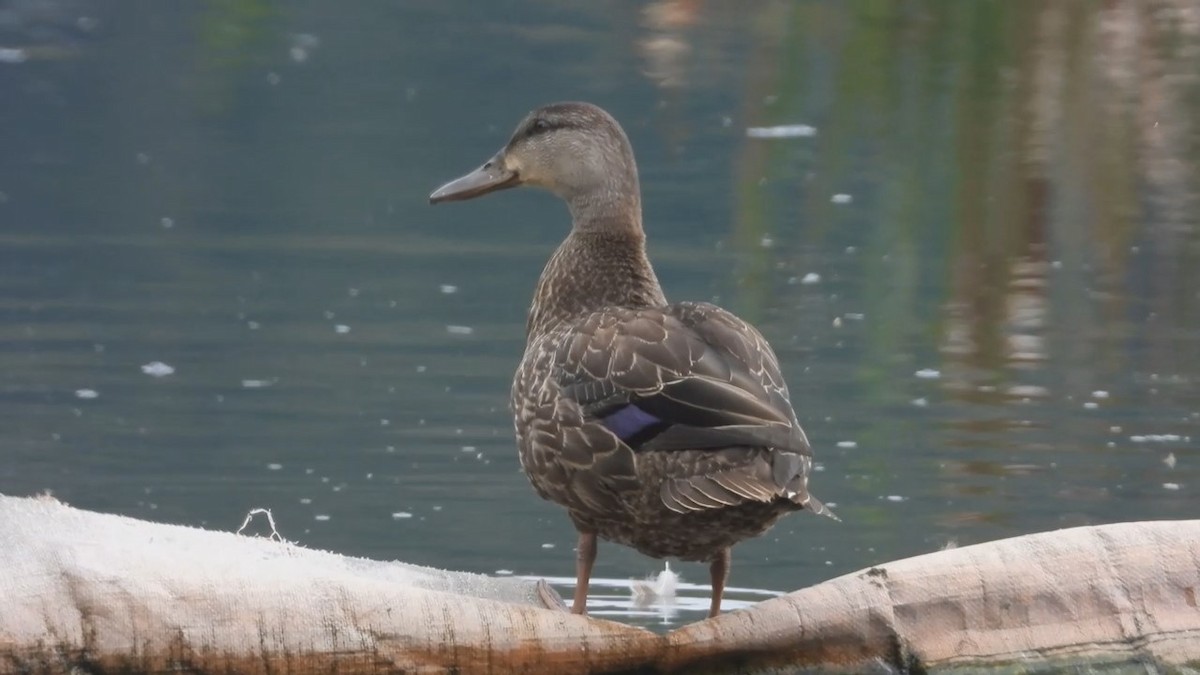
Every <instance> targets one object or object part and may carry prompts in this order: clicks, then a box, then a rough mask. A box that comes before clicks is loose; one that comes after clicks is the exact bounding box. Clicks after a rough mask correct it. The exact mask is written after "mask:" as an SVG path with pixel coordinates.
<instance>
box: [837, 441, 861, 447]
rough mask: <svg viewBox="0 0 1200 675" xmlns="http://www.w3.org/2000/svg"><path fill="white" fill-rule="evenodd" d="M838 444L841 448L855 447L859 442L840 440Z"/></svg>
mask: <svg viewBox="0 0 1200 675" xmlns="http://www.w3.org/2000/svg"><path fill="white" fill-rule="evenodd" d="M837 446H838V447H839V448H847V449H853V448H857V447H858V443H856V442H855V441H838V442H837Z"/></svg>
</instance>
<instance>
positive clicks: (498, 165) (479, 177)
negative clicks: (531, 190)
mask: <svg viewBox="0 0 1200 675" xmlns="http://www.w3.org/2000/svg"><path fill="white" fill-rule="evenodd" d="M516 184H517V172H515V171H510V170H508V169H506V168H504V162H503V161H501V159H500V157H499V155H497V156H496V157H493V158H492V159H490V160H488V161H487V163H485V164H484V165H483V166H481V167H479V168H478V169H475V170H474V171H472V172H471V173H469V174H467V175H465V176H462V177H460V178H455V179H454V180H452V181H450V182H449V183H446V184H445V185H443V186H442V187H440V188H438V189H436V190H434V191H433V194H431V195H429V203H430V204H438V203H440V202H456V201H461V200H463V199H472V198H474V197H478V196H480V195H486V194H487V193H489V192H495V191H496V190H503V189H504V188H510V187H514V186H515V185H516Z"/></svg>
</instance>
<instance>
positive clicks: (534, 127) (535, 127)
mask: <svg viewBox="0 0 1200 675" xmlns="http://www.w3.org/2000/svg"><path fill="white" fill-rule="evenodd" d="M549 128H550V123H549V122H547V121H546V120H544V119H541V118H540V117H539V118H538V119H536V120H534V121H533V124H530V125H529V131H528V132H527V135H529V136H536V135H537V134H540V133H542V132H543V131H546V130H548V129H549Z"/></svg>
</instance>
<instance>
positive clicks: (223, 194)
mask: <svg viewBox="0 0 1200 675" xmlns="http://www.w3.org/2000/svg"><path fill="white" fill-rule="evenodd" d="M1197 73H1200V13H1197V12H1196V10H1195V8H1194V7H1193V6H1191V5H1190V3H1183V2H1179V3H1176V2H1169V1H1166V0H1162V1H1156V2H1136V1H1133V0H1128V1H1117V2H1108V3H1103V4H1101V3H1079V4H1067V3H1001V2H975V3H951V2H946V3H943V2H910V3H895V4H894V5H893V4H889V3H882V4H880V3H867V2H864V3H839V2H829V3H820V2H803V3H792V2H778V1H777V2H764V3H759V4H757V5H754V8H753V9H748V8H747V7H746V6H743V5H741V4H735V3H724V2H697V1H691V2H689V1H682V0H681V1H676V2H650V3H632V2H600V3H589V4H587V5H585V6H577V5H576V3H567V2H558V1H553V0H542V1H530V2H493V3H473V2H466V0H461V1H444V2H414V3H393V4H385V3H361V4H354V5H353V7H349V6H346V5H343V4H339V3H317V2H296V3H269V2H249V1H247V2H209V3H187V4H177V3H100V2H88V1H85V0H23V1H15V0H10V1H8V2H4V1H2V0H0V141H2V143H3V148H4V152H3V153H0V350H2V351H0V359H2V360H3V373H4V375H3V377H2V378H0V429H2V430H3V431H2V435H0V492H3V493H5V494H31V493H36V492H40V491H44V490H50V491H52V492H53V493H54V494H56V495H58V496H59V497H61V498H62V499H64V500H66V501H68V502H70V503H72V504H74V505H77V506H80V507H84V508H89V509H99V510H104V511H111V512H117V513H124V514H129V515H133V516H137V517H143V518H150V519H155V520H162V521H167V522H174V523H186V524H195V525H204V526H207V527H211V528H217V529H226V530H231V529H235V528H236V527H237V526H238V525H239V524H240V523H241V521H242V519H243V517H244V516H245V514H246V512H247V511H248V510H250V509H251V508H254V507H268V508H271V509H272V510H273V512H274V514H275V518H276V520H277V522H278V524H279V527H280V531H281V532H282V534H283V535H284V536H286V537H288V538H290V539H293V540H297V541H299V542H300V543H302V544H305V545H308V546H312V547H317V548H324V549H332V550H336V551H340V552H344V553H347V554H352V555H361V556H370V557H375V558H381V559H402V560H405V561H408V562H413V563H421V564H427V565H434V566H438V567H444V568H453V569H462V570H471V571H478V572H488V573H492V572H497V571H503V573H512V574H517V575H538V576H567V575H570V574H571V573H572V569H573V562H572V560H573V551H572V547H573V545H574V533H573V531H572V529H571V527H570V525H569V523H568V521H567V520H566V518H565V517H564V515H563V514H562V513H561V512H560V511H559V510H558V509H557V508H556V507H554V506H552V505H551V504H548V503H545V502H542V501H540V500H538V498H537V497H536V496H535V495H534V493H533V492H532V490H531V489H530V488H529V486H528V484H527V482H526V480H525V478H524V477H523V476H522V475H521V473H520V471H519V467H518V463H517V458H516V454H515V451H514V447H513V442H512V438H511V433H512V432H511V422H510V419H509V416H508V413H507V411H506V406H507V396H508V387H509V381H510V377H511V373H512V370H513V369H514V367H515V365H516V363H517V360H518V359H519V357H520V354H521V350H522V345H523V323H524V313H525V310H526V307H527V305H528V301H529V296H530V294H531V291H532V288H533V284H534V282H535V280H536V277H537V274H538V273H539V272H540V270H541V266H542V264H543V262H544V261H545V259H546V257H547V256H548V255H549V253H550V251H551V250H553V248H554V246H555V245H556V244H557V242H558V241H559V240H560V239H561V237H562V236H563V235H564V234H565V233H566V228H567V226H568V221H567V216H566V212H565V209H564V208H563V206H562V205H561V204H559V203H558V202H556V201H555V200H554V199H553V198H551V197H549V196H548V195H545V194H538V193H536V192H533V191H518V192H508V193H504V194H501V195H496V196H493V197H490V198H488V199H486V200H481V201H478V202H469V203H464V204H455V205H450V206H445V207H438V208H431V207H429V206H427V204H426V196H427V195H428V193H429V191H430V190H431V189H432V188H433V187H435V186H436V185H437V184H439V183H440V182H441V181H443V180H445V179H448V178H450V177H453V176H456V175H458V174H460V173H462V172H464V171H465V170H467V169H470V168H473V167H474V166H476V165H478V164H479V163H480V162H481V161H483V160H484V159H486V158H487V157H488V156H490V154H491V153H492V152H494V151H495V150H496V149H497V148H498V147H499V146H500V145H501V144H502V143H503V142H504V141H505V140H506V138H507V135H508V133H509V131H510V130H511V129H512V127H513V126H514V125H515V123H516V121H517V120H518V119H519V117H520V116H521V115H523V114H524V112H525V111H526V110H528V109H529V108H531V107H533V106H535V105H537V104H540V103H545V102H549V101H553V100H561V99H587V100H591V101H595V102H597V103H600V104H601V105H603V106H605V107H606V108H608V109H609V110H611V111H612V112H613V113H614V114H615V115H616V116H617V117H618V118H619V119H620V120H621V121H622V122H623V124H624V125H625V126H626V129H627V130H628V132H629V134H630V136H631V138H632V140H633V142H634V145H635V148H636V150H637V153H638V157H639V161H640V167H641V175H642V180H643V190H644V201H645V204H646V223H647V229H648V231H649V236H650V242H651V255H652V257H653V259H654V261H655V262H656V265H657V267H658V271H659V276H660V278H661V279H662V281H663V283H664V285H665V286H666V288H667V292H668V295H669V296H671V297H672V298H675V299H696V300H714V301H717V302H720V303H722V304H723V305H725V306H726V307H728V308H730V309H731V310H733V311H735V312H737V313H738V314H740V315H742V316H743V317H745V318H747V319H748V320H751V321H753V322H755V323H756V324H757V325H759V326H760V327H761V329H762V330H763V332H764V333H765V334H766V335H767V337H768V338H769V339H770V340H771V341H772V343H773V344H774V345H775V348H776V350H777V352H778V353H779V356H780V358H781V360H782V361H783V363H784V367H785V374H786V375H787V377H788V379H789V382H790V384H791V388H792V393H793V399H794V403H795V405H796V408H797V411H798V413H799V416H800V419H801V421H802V423H804V425H805V428H806V429H807V430H808V433H809V436H810V438H811V439H812V441H813V443H814V446H815V448H816V452H817V459H818V462H819V465H818V469H819V472H818V473H817V474H816V475H815V476H814V478H813V481H812V486H813V489H814V491H815V492H816V494H818V495H819V496H820V497H821V498H823V499H824V500H825V501H827V502H833V503H834V504H836V508H837V510H838V513H839V514H840V515H841V517H842V519H843V522H841V523H833V522H828V521H825V520H818V519H815V518H811V517H808V516H806V515H804V514H801V515H797V516H794V517H791V518H789V519H787V520H785V521H783V523H782V524H781V525H780V526H778V527H776V528H775V529H774V530H773V531H772V532H771V533H769V534H768V535H767V536H764V537H762V538H761V539H758V540H755V541H751V542H747V543H746V544H744V545H742V546H741V547H739V548H738V549H737V550H736V552H735V564H734V573H733V579H732V583H733V584H734V585H735V586H741V587H746V588H747V589H761V590H763V591H786V590H790V589H794V588H798V587H802V586H805V585H808V584H812V583H815V582H818V581H820V580H823V579H826V578H830V577H833V576H836V575H839V574H843V573H847V572H851V571H854V570H857V569H859V568H862V567H865V566H868V565H872V564H875V563H878V562H881V561H886V560H890V559H895V558H898V557H904V556H910V555H914V554H919V553H924V552H928V551H932V550H936V549H938V548H941V547H943V546H946V545H947V544H950V543H957V544H959V545H965V544H970V543H975V542H980V541H987V540H991V539H996V538H1000V537H1007V536H1014V535H1020V534H1024V533H1028V532H1036V531H1042V530H1048V529H1054V528H1060V527H1066V526H1073V525H1082V524H1091V523H1104V522H1114V521H1125V520H1138V519H1156V518H1191V517H1196V515H1197V513H1200V508H1198V504H1200V502H1198V490H1200V470H1198V469H1197V467H1198V466H1200V452H1198V447H1200V267H1198V264H1200V235H1198V224H1197V213H1200V208H1198V207H1200V204H1198V195H1200V131H1198V129H1197V120H1200V81H1198V77H1200V76H1198V75H1197ZM784 125H791V126H790V128H783V129H774V130H773V131H772V128H774V127H781V126H784ZM798 125H804V126H798ZM764 128H765V129H767V131H760V130H761V129H764ZM748 130H752V131H750V132H749V134H748ZM763 135H766V136H768V137H766V138H761V137H758V136H763ZM673 569H675V570H677V571H679V572H680V573H681V574H682V576H683V579H684V581H685V582H693V583H700V584H703V583H705V580H706V579H705V577H706V574H705V571H704V569H703V568H701V567H698V566H694V565H673ZM660 570H662V563H661V562H659V561H653V560H650V559H647V558H644V557H641V556H639V555H637V554H636V553H634V552H632V551H629V550H626V549H623V548H619V547H616V546H612V545H608V546H602V548H601V553H600V557H599V561H598V563H597V574H598V576H600V577H603V578H607V579H612V580H619V581H620V585H617V586H613V587H607V588H598V589H597V590H598V594H597V595H598V596H601V595H604V596H606V598H601V599H599V600H597V602H599V603H600V604H601V605H603V608H607V609H609V610H610V611H613V612H615V613H616V615H617V616H620V617H622V618H624V619H625V620H629V621H634V622H642V623H651V624H653V623H662V622H664V621H665V622H667V623H671V622H678V621H687V620H691V619H692V618H695V616H697V615H698V614H697V613H695V612H694V611H693V610H692V609H691V608H692V607H703V606H704V604H705V603H704V602H693V603H691V604H689V603H688V602H683V603H681V605H680V606H678V607H676V609H674V610H665V612H666V618H663V616H662V612H661V611H660V610H657V609H654V608H651V609H649V610H647V611H646V612H645V613H644V614H641V613H638V612H637V611H634V610H633V609H631V606H630V603H629V601H628V596H629V591H628V580H629V579H631V578H639V579H640V578H644V577H646V576H647V575H651V574H654V573H657V572H658V571H660ZM564 592H569V589H568V588H564ZM681 592H682V593H684V594H687V595H690V596H693V600H695V599H696V598H701V599H702V598H703V597H705V594H706V591H705V590H704V589H703V588H700V589H699V590H690V591H689V590H686V589H685V590H683V591H681ZM738 597H740V598H741V599H744V600H748V601H749V600H756V599H758V598H760V597H762V595H761V594H758V593H756V592H753V591H751V590H747V591H745V592H744V593H742V594H741V595H740V596H738ZM598 608H599V607H598Z"/></svg>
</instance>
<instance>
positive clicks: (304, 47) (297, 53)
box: [288, 33, 321, 63]
mask: <svg viewBox="0 0 1200 675" xmlns="http://www.w3.org/2000/svg"><path fill="white" fill-rule="evenodd" d="M291 38H292V47H291V49H289V50H288V54H289V55H290V56H291V57H292V61H295V62H296V63H304V62H305V61H307V60H308V56H309V53H310V52H312V50H314V49H316V48H317V45H319V44H321V39H320V38H318V37H317V36H316V35H313V34H312V33H293V34H292V36H291Z"/></svg>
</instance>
